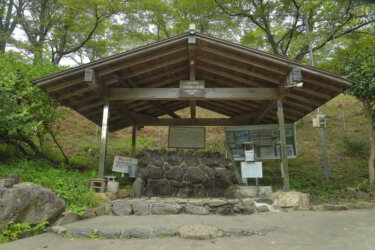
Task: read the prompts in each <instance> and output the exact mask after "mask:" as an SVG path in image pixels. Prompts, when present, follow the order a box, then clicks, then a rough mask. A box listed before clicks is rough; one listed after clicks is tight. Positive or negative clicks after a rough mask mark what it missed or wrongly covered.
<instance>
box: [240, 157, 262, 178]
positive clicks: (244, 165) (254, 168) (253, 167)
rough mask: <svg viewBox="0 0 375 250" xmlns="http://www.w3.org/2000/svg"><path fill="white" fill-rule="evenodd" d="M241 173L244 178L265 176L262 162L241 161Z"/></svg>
mask: <svg viewBox="0 0 375 250" xmlns="http://www.w3.org/2000/svg"><path fill="white" fill-rule="evenodd" d="M241 175H242V178H263V165H262V162H261V161H256V162H241Z"/></svg>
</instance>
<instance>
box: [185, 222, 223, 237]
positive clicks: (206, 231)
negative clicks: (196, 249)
mask: <svg viewBox="0 0 375 250" xmlns="http://www.w3.org/2000/svg"><path fill="white" fill-rule="evenodd" d="M219 232H220V231H219V229H217V228H216V227H210V226H206V225H188V226H183V227H181V228H179V229H178V235H179V236H180V237H181V238H184V239H194V240H209V239H212V238H216V237H218V235H219Z"/></svg>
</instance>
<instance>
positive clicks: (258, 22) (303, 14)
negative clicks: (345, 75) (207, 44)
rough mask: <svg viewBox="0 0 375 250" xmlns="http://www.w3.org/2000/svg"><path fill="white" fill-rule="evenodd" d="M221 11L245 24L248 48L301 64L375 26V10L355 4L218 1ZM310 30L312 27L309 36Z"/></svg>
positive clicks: (349, 1) (344, 1)
mask: <svg viewBox="0 0 375 250" xmlns="http://www.w3.org/2000/svg"><path fill="white" fill-rule="evenodd" d="M214 1H215V2H216V4H217V5H218V6H219V7H220V8H221V10H222V11H223V12H224V13H226V14H227V15H229V16H231V17H233V18H240V19H242V20H243V27H244V36H243V37H242V43H243V44H244V45H250V46H255V47H257V48H260V49H264V50H267V51H270V52H272V53H274V54H277V55H283V56H287V57H289V58H294V59H296V60H298V61H301V60H302V59H303V57H304V56H305V55H306V54H308V53H309V42H311V44H312V50H313V51H318V50H320V49H321V48H323V47H325V46H326V45H327V44H328V43H330V42H332V41H333V40H334V39H337V38H340V37H343V36H345V35H347V34H350V33H351V32H353V31H356V30H359V29H361V28H363V27H366V26H368V25H370V24H372V23H374V22H375V16H374V13H375V8H374V5H373V4H368V3H366V1H352V0H330V1H327V0H282V1H264V0H244V1H237V0H214ZM306 26H308V27H309V34H307V29H306Z"/></svg>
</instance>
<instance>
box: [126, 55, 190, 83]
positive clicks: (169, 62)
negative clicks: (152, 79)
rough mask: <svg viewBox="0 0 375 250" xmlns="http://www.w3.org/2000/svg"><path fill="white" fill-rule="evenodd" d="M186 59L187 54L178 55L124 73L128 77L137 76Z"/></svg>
mask: <svg viewBox="0 0 375 250" xmlns="http://www.w3.org/2000/svg"><path fill="white" fill-rule="evenodd" d="M187 59H188V57H187V56H180V57H177V58H174V59H171V60H168V61H165V62H161V63H158V64H155V65H152V66H149V67H147V66H146V65H145V67H144V68H143V69H142V70H137V71H134V72H132V73H129V74H127V75H126V77H128V78H130V77H134V76H139V75H142V74H145V73H149V72H151V71H154V70H157V69H160V68H164V67H166V66H169V65H172V64H177V63H180V62H184V61H186V60H187Z"/></svg>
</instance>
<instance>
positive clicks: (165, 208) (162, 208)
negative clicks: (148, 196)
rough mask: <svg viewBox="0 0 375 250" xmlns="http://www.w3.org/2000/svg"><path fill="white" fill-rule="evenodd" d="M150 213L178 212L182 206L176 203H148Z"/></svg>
mask: <svg viewBox="0 0 375 250" xmlns="http://www.w3.org/2000/svg"><path fill="white" fill-rule="evenodd" d="M150 207H151V214H155V215H165V214H179V213H181V211H182V209H183V206H182V205H180V204H177V203H164V202H155V203H150Z"/></svg>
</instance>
